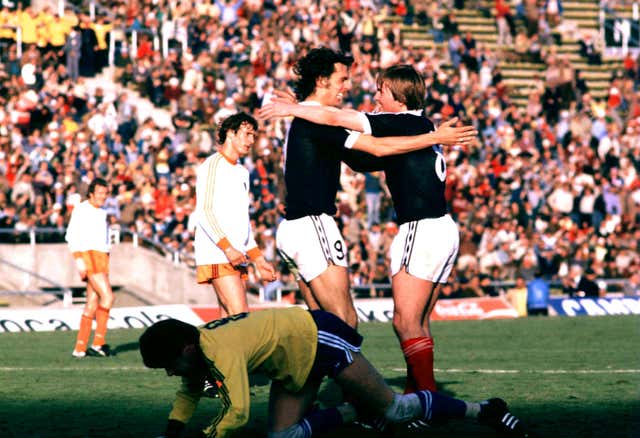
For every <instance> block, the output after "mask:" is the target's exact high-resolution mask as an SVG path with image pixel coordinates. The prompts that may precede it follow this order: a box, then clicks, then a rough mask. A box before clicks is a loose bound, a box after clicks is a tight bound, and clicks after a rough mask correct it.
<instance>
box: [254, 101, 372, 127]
mask: <svg viewBox="0 0 640 438" xmlns="http://www.w3.org/2000/svg"><path fill="white" fill-rule="evenodd" d="M289 116H293V117H299V118H301V119H305V120H308V121H310V122H313V123H317V124H319V125H329V126H341V127H343V128H347V129H351V130H353V131H359V132H362V131H363V130H364V125H363V117H366V116H365V115H364V114H362V113H360V112H359V111H355V110H352V109H339V108H335V107H332V106H320V105H301V104H299V103H287V102H284V101H283V100H281V99H279V98H275V99H273V100H272V101H271V102H270V103H268V104H266V105H265V106H263V107H262V108H260V110H258V117H259V118H261V119H272V118H276V117H289Z"/></svg>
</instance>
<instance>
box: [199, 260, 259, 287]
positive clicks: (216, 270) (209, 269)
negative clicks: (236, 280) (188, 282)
mask: <svg viewBox="0 0 640 438" xmlns="http://www.w3.org/2000/svg"><path fill="white" fill-rule="evenodd" d="M227 275H239V276H240V278H242V279H243V280H246V279H247V268H246V267H244V266H242V267H240V268H234V267H233V265H232V264H231V263H219V264H215V265H198V266H197V267H196V278H197V281H198V283H199V284H203V283H211V280H215V279H216V278H220V277H225V276H227Z"/></svg>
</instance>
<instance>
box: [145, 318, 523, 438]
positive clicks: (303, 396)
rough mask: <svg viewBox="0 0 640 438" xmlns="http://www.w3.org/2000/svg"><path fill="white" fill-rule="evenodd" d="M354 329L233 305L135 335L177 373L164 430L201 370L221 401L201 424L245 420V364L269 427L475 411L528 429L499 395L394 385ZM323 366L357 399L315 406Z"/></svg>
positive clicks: (183, 411) (218, 429) (192, 404)
mask: <svg viewBox="0 0 640 438" xmlns="http://www.w3.org/2000/svg"><path fill="white" fill-rule="evenodd" d="M361 343H362V337H361V336H360V335H359V334H358V333H357V332H356V331H355V330H354V329H353V328H351V327H350V326H349V325H347V324H346V323H345V322H343V321H342V320H341V319H340V318H338V317H337V316H335V315H333V314H331V313H328V312H325V311H322V310H315V311H311V312H309V311H307V310H304V309H302V308H298V307H292V308H287V309H269V310H262V311H258V312H253V313H241V314H238V315H235V316H231V317H228V318H225V319H221V320H216V321H212V322H210V323H208V324H205V325H204V326H202V327H195V326H192V325H190V324H186V323H184V322H181V321H178V320H175V319H168V320H164V321H160V322H157V323H155V324H154V325H153V326H151V327H149V328H148V329H147V330H146V331H145V332H144V333H143V335H142V336H141V337H140V353H141V355H142V359H143V361H144V364H145V365H146V366H147V367H149V368H164V369H165V370H166V372H167V374H168V375H169V376H173V375H176V376H181V377H182V386H181V388H180V390H179V391H178V393H177V396H176V398H175V401H174V402H173V409H172V410H171V412H170V414H169V421H168V424H167V427H166V431H165V436H166V437H167V438H169V437H180V436H182V434H183V432H184V429H185V425H186V423H187V422H188V421H189V419H190V418H191V416H192V414H193V412H194V411H195V408H196V406H197V403H198V401H199V399H200V397H201V396H203V383H204V381H205V379H207V380H209V381H216V382H218V386H219V388H218V391H219V392H218V394H219V396H220V400H221V404H222V406H221V409H220V411H219V412H218V413H217V415H216V416H215V417H214V418H213V420H212V421H211V424H210V425H209V426H208V427H206V428H205V429H204V430H203V431H202V435H203V436H206V437H223V436H228V435H229V434H230V433H231V432H233V431H235V430H237V429H239V428H241V427H242V426H243V425H245V424H246V423H247V422H248V420H249V404H250V394H249V373H252V372H261V373H264V374H266V375H267V376H269V378H271V380H272V384H271V393H270V396H269V426H268V436H269V437H272V438H303V437H311V436H313V435H315V434H320V433H324V432H327V431H328V430H331V429H334V428H336V427H338V426H340V425H342V424H345V423H351V422H354V421H355V420H356V419H357V417H358V415H365V416H368V417H373V418H378V419H379V421H377V424H379V425H380V426H384V425H385V424H387V423H406V422H409V421H412V420H416V419H420V420H423V421H427V422H432V421H435V422H438V421H441V420H447V419H458V418H459V419H462V418H476V419H477V420H478V421H480V422H481V423H484V424H487V425H489V426H491V427H493V428H494V429H496V430H497V431H498V432H499V433H501V434H502V436H513V437H526V436H529V435H528V433H527V432H526V430H525V428H524V426H523V425H522V423H521V422H520V421H519V420H518V419H517V418H516V417H514V416H513V415H512V414H510V413H509V411H508V410H507V405H506V403H505V402H504V401H503V400H501V399H497V398H494V399H490V400H486V401H484V402H479V403H471V402H465V401H463V400H458V399H454V398H451V397H448V396H446V395H443V394H440V393H438V392H431V391H426V390H425V391H419V392H416V393H411V394H405V395H401V394H396V393H394V392H393V391H392V390H391V388H389V386H387V384H386V383H385V381H384V379H383V378H382V376H381V375H380V374H379V373H378V371H377V370H376V369H375V368H374V367H373V366H372V365H371V364H370V363H369V362H368V361H367V359H366V358H365V357H364V356H363V355H362V354H361V352H360V345H361ZM325 376H329V377H331V378H333V379H335V381H336V382H337V383H338V384H339V385H340V386H341V387H342V388H343V389H345V390H346V391H348V392H349V394H351V395H352V396H353V399H354V400H357V406H353V405H351V404H343V405H340V406H337V407H334V408H329V409H323V410H313V409H312V406H313V402H314V401H315V399H316V395H317V391H318V388H319V386H320V382H321V381H322V379H323V378H324V377H325Z"/></svg>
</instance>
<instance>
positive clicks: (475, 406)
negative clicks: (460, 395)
mask: <svg viewBox="0 0 640 438" xmlns="http://www.w3.org/2000/svg"><path fill="white" fill-rule="evenodd" d="M464 403H465V404H466V405H467V410H466V412H465V413H464V416H465V417H467V418H478V414H479V413H480V403H471V402H464Z"/></svg>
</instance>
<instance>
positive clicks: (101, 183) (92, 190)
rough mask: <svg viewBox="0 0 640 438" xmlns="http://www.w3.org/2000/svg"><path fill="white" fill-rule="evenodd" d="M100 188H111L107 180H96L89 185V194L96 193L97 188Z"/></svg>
mask: <svg viewBox="0 0 640 438" xmlns="http://www.w3.org/2000/svg"><path fill="white" fill-rule="evenodd" d="M98 186H101V187H107V188H109V183H108V182H107V181H106V180H105V179H102V178H96V179H94V180H93V181H91V183H90V184H89V194H92V193H95V191H96V187H98Z"/></svg>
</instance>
